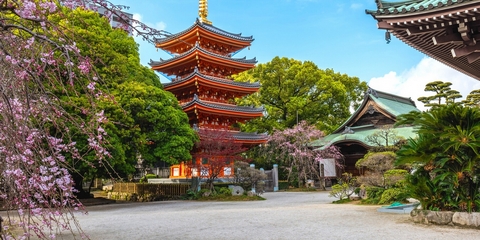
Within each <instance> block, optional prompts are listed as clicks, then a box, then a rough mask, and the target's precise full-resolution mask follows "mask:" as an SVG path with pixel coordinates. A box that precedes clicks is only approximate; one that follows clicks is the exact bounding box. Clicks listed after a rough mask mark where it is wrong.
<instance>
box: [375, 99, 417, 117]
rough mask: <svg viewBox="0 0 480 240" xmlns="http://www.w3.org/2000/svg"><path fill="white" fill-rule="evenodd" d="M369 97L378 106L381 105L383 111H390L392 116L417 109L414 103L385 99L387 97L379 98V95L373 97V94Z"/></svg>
mask: <svg viewBox="0 0 480 240" xmlns="http://www.w3.org/2000/svg"><path fill="white" fill-rule="evenodd" d="M371 97H372V100H373V101H375V102H376V103H377V104H378V105H379V106H382V108H383V109H384V110H385V111H387V112H389V113H391V114H392V115H394V116H398V115H401V114H405V113H409V112H411V111H419V110H418V108H416V107H415V105H411V104H406V103H404V102H400V101H396V100H392V99H387V98H381V97H375V96H371Z"/></svg>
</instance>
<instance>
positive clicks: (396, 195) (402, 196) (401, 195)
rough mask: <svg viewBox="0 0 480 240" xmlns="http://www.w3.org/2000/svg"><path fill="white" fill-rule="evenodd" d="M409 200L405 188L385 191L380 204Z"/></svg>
mask: <svg viewBox="0 0 480 240" xmlns="http://www.w3.org/2000/svg"><path fill="white" fill-rule="evenodd" d="M406 199H407V192H406V190H405V189H404V188H389V189H387V190H385V191H383V193H382V196H381V197H380V200H379V201H378V203H379V204H389V203H393V202H405V201H406Z"/></svg>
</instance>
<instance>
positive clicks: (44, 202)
mask: <svg viewBox="0 0 480 240" xmlns="http://www.w3.org/2000/svg"><path fill="white" fill-rule="evenodd" d="M76 7H83V8H92V7H93V8H95V7H102V8H104V9H106V17H109V16H111V15H116V16H117V17H119V18H121V19H124V20H125V21H123V22H124V25H125V26H122V27H125V28H130V29H132V30H133V31H134V32H135V33H136V34H141V35H142V36H144V38H145V39H146V40H150V41H152V40H153V37H154V36H155V35H158V34H161V33H160V32H158V31H156V30H154V29H151V28H148V27H147V26H145V25H143V24H141V23H139V22H137V21H135V20H133V19H126V18H125V17H126V16H125V15H124V14H122V12H121V10H122V9H121V7H119V6H115V5H113V4H111V3H110V2H109V1H104V0H0V159H1V161H0V202H1V204H2V205H3V208H4V209H5V210H7V214H8V219H5V221H4V222H3V224H2V227H3V228H2V229H0V234H1V236H2V239H16V238H19V239H28V238H30V237H31V236H36V237H37V238H40V239H53V238H55V237H56V236H58V235H60V234H62V233H65V232H69V233H72V234H79V235H80V236H81V237H82V238H83V237H86V238H88V236H85V235H84V233H83V231H82V230H81V228H80V226H79V224H78V222H77V221H76V220H75V216H74V212H75V211H76V210H83V211H84V209H83V208H82V205H81V203H80V202H79V201H78V200H77V199H76V198H75V194H74V186H73V185H74V183H73V180H72V177H71V175H70V174H69V170H73V171H74V169H72V168H71V166H70V165H69V163H68V162H69V161H66V158H70V159H74V160H75V161H83V154H84V153H86V152H89V154H90V153H93V154H94V155H95V156H96V160H97V161H98V163H100V164H104V165H108V158H107V157H108V156H109V153H108V151H106V148H105V144H106V142H105V136H106V133H105V130H104V127H103V126H104V124H105V123H107V122H108V119H106V118H105V117H104V115H103V111H102V110H101V109H100V108H98V106H97V101H98V100H99V99H100V98H106V97H108V95H107V94H105V93H103V92H101V91H99V90H98V88H96V86H98V84H102V80H101V79H100V78H99V77H98V76H97V74H96V73H95V71H94V70H93V68H92V65H93V64H92V63H93V62H94V61H97V60H98V59H91V58H90V57H89V56H86V55H84V54H82V52H81V51H80V50H79V49H78V48H77V44H78V42H79V41H82V39H81V37H79V38H74V37H71V34H68V33H67V31H68V29H66V28H63V27H62V26H61V25H59V24H58V23H56V22H55V21H51V16H52V15H54V14H57V15H60V16H61V15H62V14H63V13H64V11H69V9H72V8H76ZM58 93H63V96H61V97H60V96H59V94H58ZM78 94H85V96H87V97H86V99H87V103H88V104H87V105H88V107H85V104H82V105H77V103H75V101H69V96H71V97H74V96H75V95H78ZM66 108H79V109H81V111H80V112H81V116H79V115H75V114H69V112H68V111H66V110H65V109H66ZM71 129H75V131H71ZM76 135H84V136H86V139H87V141H88V144H87V145H86V148H88V149H78V148H77V144H76V142H75V141H73V140H72V139H74V137H75V136H76ZM80 150H81V151H80ZM80 153H82V154H80ZM92 167H93V166H92ZM77 236H78V235H77Z"/></svg>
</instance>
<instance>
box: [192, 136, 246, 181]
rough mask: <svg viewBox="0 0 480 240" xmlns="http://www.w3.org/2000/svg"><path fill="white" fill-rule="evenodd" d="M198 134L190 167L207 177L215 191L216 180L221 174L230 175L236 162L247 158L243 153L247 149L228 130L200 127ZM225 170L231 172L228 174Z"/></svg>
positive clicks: (200, 175)
mask: <svg viewBox="0 0 480 240" xmlns="http://www.w3.org/2000/svg"><path fill="white" fill-rule="evenodd" d="M198 135H199V137H200V141H199V142H197V143H196V144H195V154H194V156H193V157H194V158H193V161H192V162H190V163H189V169H190V170H191V171H196V175H197V176H199V177H200V178H204V179H206V180H207V186H208V188H209V189H210V190H211V191H214V190H215V189H214V188H213V182H214V180H215V179H217V178H218V177H219V176H220V175H221V174H224V175H228V176H230V175H231V173H232V172H233V170H232V169H231V168H232V166H233V164H234V162H236V161H242V160H245V159H244V157H243V156H241V153H243V152H245V151H246V150H247V149H246V148H245V147H243V146H242V143H239V142H236V141H235V138H234V137H233V135H232V133H231V132H229V131H226V130H221V129H200V130H198ZM197 159H200V160H199V161H197ZM225 170H227V171H230V172H229V173H228V172H227V173H228V174H226V172H225ZM193 175H195V174H192V176H193Z"/></svg>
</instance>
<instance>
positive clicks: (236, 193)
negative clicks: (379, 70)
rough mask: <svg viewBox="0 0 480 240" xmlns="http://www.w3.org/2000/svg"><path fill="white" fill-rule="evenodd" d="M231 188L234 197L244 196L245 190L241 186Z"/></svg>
mask: <svg viewBox="0 0 480 240" xmlns="http://www.w3.org/2000/svg"><path fill="white" fill-rule="evenodd" d="M229 188H230V189H231V190H232V195H233V196H240V195H243V192H244V190H243V188H242V187H240V186H229Z"/></svg>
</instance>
